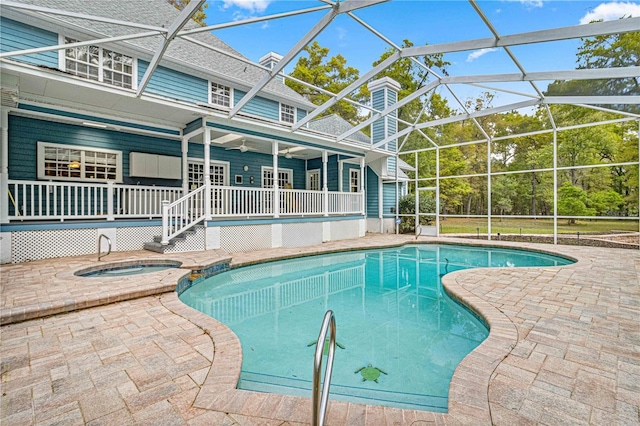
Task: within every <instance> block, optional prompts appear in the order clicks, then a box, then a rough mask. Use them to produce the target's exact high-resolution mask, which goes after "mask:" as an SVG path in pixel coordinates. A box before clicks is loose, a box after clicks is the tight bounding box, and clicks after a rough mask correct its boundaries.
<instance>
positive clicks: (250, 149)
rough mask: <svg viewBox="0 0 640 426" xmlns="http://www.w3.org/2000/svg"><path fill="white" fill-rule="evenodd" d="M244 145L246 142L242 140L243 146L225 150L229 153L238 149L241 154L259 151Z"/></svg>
mask: <svg viewBox="0 0 640 426" xmlns="http://www.w3.org/2000/svg"><path fill="white" fill-rule="evenodd" d="M244 143H245V140H244V139H242V145H238V146H231V147H229V148H225V149H226V150H227V151H228V150H230V149H237V150H239V151H240V152H247V151H257V149H255V148H251V147H248V146H246V145H245V144H244Z"/></svg>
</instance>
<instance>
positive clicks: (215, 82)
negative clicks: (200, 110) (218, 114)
mask: <svg viewBox="0 0 640 426" xmlns="http://www.w3.org/2000/svg"><path fill="white" fill-rule="evenodd" d="M212 84H218V85H220V86H226V87H228V88H229V106H228V107H227V106H224V105H220V104H214V103H213V97H212V96H211V85H212ZM208 88H209V93H208V98H207V103H208V104H209V105H213V106H215V107H216V108H224V109H229V110H230V109H232V108H233V103H234V102H233V99H234V98H233V96H234V95H233V91H234V88H233V87H231V86H227V85H226V84H224V83H220V82H218V81H213V80H209V84H208Z"/></svg>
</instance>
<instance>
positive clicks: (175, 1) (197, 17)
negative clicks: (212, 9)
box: [167, 0, 209, 27]
mask: <svg viewBox="0 0 640 426" xmlns="http://www.w3.org/2000/svg"><path fill="white" fill-rule="evenodd" d="M167 1H168V2H169V4H170V5H173V6H174V7H175V8H176V9H178V10H182V9H184V7H185V6H186V5H188V4H189V2H190V1H191V0H167ZM208 6H209V4H208V3H204V4H203V5H202V6H200V8H199V9H198V10H197V11H196V13H194V14H193V16H192V17H191V19H193V20H194V21H196V22H197V23H198V24H199V25H200V26H201V27H204V26H206V25H207V24H206V23H205V22H204V21H205V19H207V14H206V13H205V11H204V10H205V9H206V8H207V7H208Z"/></svg>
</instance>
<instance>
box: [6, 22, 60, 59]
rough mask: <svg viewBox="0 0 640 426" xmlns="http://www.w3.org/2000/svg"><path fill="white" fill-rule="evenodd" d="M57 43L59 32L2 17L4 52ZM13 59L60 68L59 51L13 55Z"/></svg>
mask: <svg viewBox="0 0 640 426" xmlns="http://www.w3.org/2000/svg"><path fill="white" fill-rule="evenodd" d="M57 44H58V34H56V33H52V32H50V31H45V30H42V29H40V28H36V27H33V26H31V25H27V24H23V23H21V22H17V21H13V20H11V19H7V18H3V17H0V52H2V53H6V52H12V51H16V50H25V49H33V48H37V47H46V46H55V45H57ZM11 59H13V60H16V61H20V62H25V63H28V64H31V65H45V66H47V67H51V68H58V52H57V51H53V52H43V53H36V54H32V55H22V56H13V57H11Z"/></svg>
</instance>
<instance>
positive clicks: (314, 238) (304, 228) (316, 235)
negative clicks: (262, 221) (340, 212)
mask: <svg viewBox="0 0 640 426" xmlns="http://www.w3.org/2000/svg"><path fill="white" fill-rule="evenodd" d="M314 244H322V223H321V222H307V223H304V222H303V223H287V224H284V225H282V247H304V246H311V245H314Z"/></svg>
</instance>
